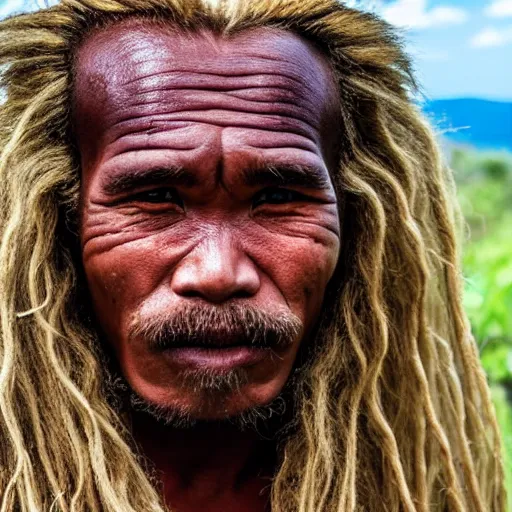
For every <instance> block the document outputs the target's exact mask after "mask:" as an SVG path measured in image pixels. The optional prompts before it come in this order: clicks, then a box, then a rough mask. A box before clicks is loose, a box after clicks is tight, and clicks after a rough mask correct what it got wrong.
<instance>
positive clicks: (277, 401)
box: [130, 368, 286, 428]
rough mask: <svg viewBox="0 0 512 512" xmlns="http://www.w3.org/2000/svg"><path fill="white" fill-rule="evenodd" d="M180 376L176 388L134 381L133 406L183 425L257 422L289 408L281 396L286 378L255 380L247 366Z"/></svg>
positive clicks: (174, 423) (253, 423) (161, 419)
mask: <svg viewBox="0 0 512 512" xmlns="http://www.w3.org/2000/svg"><path fill="white" fill-rule="evenodd" d="M180 377H181V379H180V380H181V382H180V386H179V388H177V389H176V388H170V387H169V386H162V388H161V389H155V387H154V386H151V387H150V388H148V387H146V386H137V384H136V383H132V384H131V389H132V393H131V400H130V402H131V407H132V409H133V410H134V411H137V412H143V413H146V414H149V415H150V416H152V417H153V418H155V419H157V420H158V421H160V422H163V423H165V424H167V425H171V426H174V427H181V428H183V427H191V426H194V425H195V424H197V423H205V422H230V423H235V424H237V425H238V426H241V427H242V426H250V425H252V426H254V425H256V423H258V422H260V421H262V420H263V421H266V420H267V419H268V418H270V417H274V418H276V417H278V416H280V415H281V414H283V413H284V411H285V409H286V403H285V402H286V400H285V399H284V398H283V396H282V391H283V388H284V386H285V382H286V378H275V379H273V380H271V381H269V382H266V383H263V384H262V383H255V382H251V375H250V373H249V372H247V370H246V369H244V368H237V369H234V370H230V371H228V372H212V371H210V370H207V369H205V370H204V371H197V370H196V371H194V372H188V373H187V374H182V375H181V376H180Z"/></svg>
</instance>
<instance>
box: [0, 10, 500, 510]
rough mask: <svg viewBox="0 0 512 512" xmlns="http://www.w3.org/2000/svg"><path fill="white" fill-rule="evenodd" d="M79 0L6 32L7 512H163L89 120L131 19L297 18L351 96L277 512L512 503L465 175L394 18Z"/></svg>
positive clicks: (1, 120)
mask: <svg viewBox="0 0 512 512" xmlns="http://www.w3.org/2000/svg"><path fill="white" fill-rule="evenodd" d="M205 1H206V0H204V1H201V0H63V1H62V2H61V3H60V4H58V5H56V6H54V7H51V8H48V9H45V10H41V11H39V12H36V13H31V14H23V15H19V16H15V17H11V18H9V19H7V20H4V21H2V22H1V23H0V71H1V81H0V87H1V88H2V89H3V97H2V101H3V103H2V105H1V107H0V151H1V155H0V201H1V202H0V204H1V208H0V237H1V240H0V440H1V441H0V512H7V511H23V512H25V511H26V512H28V511H30V512H33V511H36V510H37V511H43V510H44V511H46V510H54V511H62V512H72V511H74V512H83V511H91V512H92V511H94V512H97V511H110V512H120V511H122V512H130V511H132V512H141V511H144V512H147V511H154V512H157V511H158V512H162V511H163V510H164V505H163V503H162V499H161V497H160V496H159V493H158V484H157V482H155V481H153V480H152V479H151V477H149V476H148V474H149V472H148V471H147V470H145V469H144V463H143V461H142V460H140V457H139V456H138V455H137V454H136V451H135V449H134V448H133V446H132V444H133V443H132V441H131V439H130V432H129V430H128V428H127V427H126V425H125V424H124V423H123V421H122V419H121V417H120V415H119V414H118V413H117V412H116V410H115V408H113V407H112V406H111V405H110V401H109V399H108V397H107V391H106V389H107V388H108V386H107V385H106V382H105V381H106V374H105V372H104V370H103V367H104V363H103V359H102V355H101V354H102V352H101V349H100V345H99V341H98V334H97V333H96V332H95V330H94V327H93V325H94V324H93V322H92V321H91V320H90V313H89V309H88V307H87V302H88V300H89V299H88V296H87V288H86V286H85V285H84V279H83V277H82V271H81V270H80V269H81V261H80V252H79V250H78V249H77V247H78V236H77V234H76V211H77V204H78V200H79V187H80V169H79V166H78V163H77V162H78V159H77V157H76V148H75V146H74V143H73V137H72V127H71V122H70V117H71V116H70V112H71V108H72V93H73V63H74V56H75V54H76V49H77V47H78V46H79V45H80V42H81V41H82V40H83V38H84V37H85V35H87V34H88V33H89V32H90V31H91V30H94V29H96V28H98V27H101V26H102V25H105V24H108V23H115V22H116V21H118V20H122V19H124V18H126V17H139V18H148V19H151V20H154V21H155V20H156V21H159V22H163V23H171V24H175V25H177V26H179V27H181V28H182V29H184V30H197V29H204V28H208V29H210V30H212V31H215V32H217V33H219V34H223V35H225V36H226V37H229V35H230V34H234V33H237V32H239V31H242V30H246V29H250V28H255V27H261V26H266V27H276V28H280V29H284V30H289V31H292V32H294V33H297V34H299V35H301V36H302V37H303V38H305V39H307V40H309V41H311V42H313V43H314V44H315V45H316V46H317V47H318V48H319V49H320V50H321V52H322V53H323V54H324V55H325V57H326V58H327V59H328V61H329V62H330V64H331V67H332V69H333V70H334V74H335V77H336V80H337V82H338V89H339V94H340V105H341V107H340V112H338V115H339V119H340V135H339V137H340V140H339V145H338V147H339V165H338V168H337V170H336V172H333V174H332V179H333V182H334V185H335V188H336V193H337V197H338V202H339V204H340V205H343V211H340V216H341V219H342V229H343V236H342V250H341V256H340V262H339V265H338V269H337V271H336V273H335V277H334V278H333V279H332V281H331V283H330V286H329V290H328V293H327V295H326V299H325V307H324V311H323V313H322V315H323V316H322V318H321V328H320V329H319V332H318V336H317V339H316V340H315V344H314V346H315V349H314V351H313V355H312V357H311V362H310V364H309V365H308V366H307V367H306V370H305V371H304V372H303V374H302V376H301V378H300V380H299V382H298V384H297V386H296V389H295V403H296V409H295V411H296V413H295V418H294V428H293V429H291V430H290V433H289V435H288V436H286V437H285V438H284V439H283V440H282V442H281V443H280V445H279V463H278V466H277V467H276V471H275V475H274V478H273V481H272V490H271V501H272V511H273V512H292V511H297V512H320V511H322V512H324V511H326V512H331V511H338V512H348V511H354V512H355V511H365V512H367V511H370V512H373V511H379V512H380V511H397V512H398V511H409V512H411V511H420V512H430V511H436V512H440V511H454V512H456V511H470V512H479V511H480V512H489V511H492V512H495V511H498V512H503V511H504V510H505V507H506V504H505V495H504V490H503V475H502V466H501V464H502V461H501V455H500V451H501V446H500V440H499V433H498V427H497V423H496V419H495V415H494V411H493V407H492V404H491V401H490V398H489V390H488V387H487V383H486V378H485V375H484V373H483V371H482V369H481V367H480V363H479V358H478V353H477V348H476V345H475V342H474V340H473V338H472V336H471V333H470V329H469V325H468V321H467V318H466V316H465V314H464V312H463V309H462V306H461V275H460V266H459V254H458V243H457V234H456V233H457V229H458V228H457V226H458V224H459V215H458V213H457V208H456V205H455V199H454V189H453V184H452V178H451V176H450V172H449V171H448V170H447V168H446V166H445V165H444V163H443V161H442V158H441V156H440V154H439V152H438V149H437V147H436V143H435V140H434V137H433V134H432V132H431V130H430V128H429V126H428V124H427V123H426V122H425V120H424V119H423V118H422V116H421V113H420V112H419V110H418V108H416V107H415V105H414V103H413V102H412V101H411V94H412V93H414V91H415V90H416V84H415V81H414V77H413V74H412V72H411V66H410V62H409V60H408V58H407V56H406V55H405V54H404V52H403V50H402V47H401V44H400V40H399V39H397V37H396V34H395V33H394V30H393V29H392V28H391V27H390V26H389V25H388V24H386V23H385V22H384V21H382V20H380V19H379V18H377V17H375V16H373V15H371V14H368V13H363V12H359V11H357V10H353V9H349V8H347V7H346V6H344V5H343V4H342V3H340V2H338V1H336V0H240V1H231V2H228V1H220V2H218V3H217V4H216V5H214V4H213V3H205Z"/></svg>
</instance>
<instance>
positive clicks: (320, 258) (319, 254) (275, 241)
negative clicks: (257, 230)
mask: <svg viewBox="0 0 512 512" xmlns="http://www.w3.org/2000/svg"><path fill="white" fill-rule="evenodd" d="M256 247H258V253H257V254H256V253H255V254H254V259H255V261H258V264H259V266H260V267H261V268H262V270H263V271H264V272H265V273H266V274H267V275H268V276H269V277H270V279H271V280H272V282H273V283H274V285H275V286H276V287H277V288H278V289H279V291H280V292H281V294H282V296H283V297H284V299H285V301H286V303H287V305H288V307H290V309H291V310H292V311H293V312H294V313H295V314H297V315H298V316H299V317H300V318H301V319H302V320H303V321H304V323H305V326H308V325H310V324H311V323H312V322H313V321H314V319H315V318H316V317H317V315H318V312H319V310H320V308H321V306H322V301H323V297H324V293H325V290H326V287H327V284H328V282H329V280H330V279H331V277H332V275H333V273H334V269H335V267H336V264H337V261H338V255H339V247H340V244H339V238H338V236H337V235H335V234H333V233H331V234H329V235H325V233H324V236H323V237H322V240H321V241H318V240H315V239H314V238H309V237H279V236H272V237H271V236H268V239H267V240H266V241H264V240H262V239H260V240H259V242H258V243H257V244H256Z"/></svg>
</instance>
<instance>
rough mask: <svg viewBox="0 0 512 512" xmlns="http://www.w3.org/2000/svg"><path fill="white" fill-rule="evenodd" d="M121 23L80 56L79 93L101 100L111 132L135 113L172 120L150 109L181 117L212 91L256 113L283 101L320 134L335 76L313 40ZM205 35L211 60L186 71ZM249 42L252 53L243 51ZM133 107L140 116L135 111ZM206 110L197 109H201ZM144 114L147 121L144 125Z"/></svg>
mask: <svg viewBox="0 0 512 512" xmlns="http://www.w3.org/2000/svg"><path fill="white" fill-rule="evenodd" d="M122 25H123V24H122V23H120V24H118V25H116V26H114V27H110V28H107V29H104V32H103V33H98V34H95V35H93V36H91V38H90V39H89V40H88V41H86V42H85V43H84V45H83V46H82V47H81V48H79V51H78V54H77V71H78V72H77V80H76V83H75V87H76V90H77V92H78V91H79V90H80V89H81V90H82V91H84V90H85V91H87V92H86V93H85V94H82V98H81V100H80V101H82V102H83V101H84V98H85V102H87V101H94V102H95V103H96V104H97V103H98V101H99V102H101V104H102V108H101V115H102V116H103V120H102V122H103V123H104V122H106V124H110V125H111V126H110V128H112V125H119V124H120V123H123V122H124V121H126V120H128V119H129V118H130V117H131V116H132V117H133V118H139V119H140V120H141V121H142V122H143V123H145V124H148V123H149V124H150V125H151V124H152V123H153V121H162V120H163V121H164V122H166V120H165V119H163V118H164V117H165V115H164V116H163V117H162V116H158V115H157V116H153V114H152V112H151V109H154V110H153V111H155V109H158V108H159V107H166V110H165V111H166V112H170V113H172V112H173V109H174V112H178V111H179V103H180V101H181V100H182V99H183V98H185V99H186V100H187V101H189V102H193V99H194V95H195V97H196V98H199V99H200V101H199V103H201V101H204V100H203V99H202V98H203V97H201V94H200V92H201V91H202V92H204V93H205V95H208V94H210V99H211V98H212V96H211V93H209V91H223V92H225V93H230V95H231V96H233V102H238V103H240V104H242V105H246V106H247V105H253V106H254V108H255V109H256V110H258V109H257V108H256V105H257V104H258V103H260V104H264V103H268V104H269V105H271V104H276V103H279V104H280V105H281V107H282V108H281V110H282V112H281V113H283V111H285V110H286V108H287V104H288V105H290V106H293V104H296V105H297V107H298V108H300V109H301V114H300V115H299V116H298V117H299V118H301V120H302V121H303V122H306V123H309V124H310V125H311V128H313V130H314V131H315V132H317V133H318V128H319V124H320V123H321V118H322V117H324V116H325V113H326V110H330V109H331V106H332V105H333V102H332V100H331V97H332V91H333V89H334V87H332V84H333V74H332V73H330V67H329V65H328V63H327V61H326V60H325V58H323V56H322V55H321V54H319V53H318V52H317V51H316V50H314V49H312V47H311V45H309V43H307V42H306V41H303V40H302V39H301V38H299V37H298V36H296V35H294V34H292V33H290V32H285V31H283V30H278V29H256V31H259V32H258V34H257V33H256V31H255V30H254V29H253V30H250V31H247V32H242V33H240V34H237V35H236V36H230V37H229V38H225V39H221V38H220V37H218V36H216V35H214V34H212V33H211V32H208V31H206V32H205V33H201V34H197V33H193V34H190V33H187V32H182V31H176V30H163V29H162V28H161V27H159V26H154V25H151V24H148V25H147V26H142V27H141V26H140V25H137V26H136V27H135V28H136V30H135V31H132V30H130V31H126V30H124V32H123V31H122V29H123V26H122ZM125 25H126V24H125ZM124 29H126V27H124ZM261 31H265V32H267V34H265V38H263V39H264V40H265V41H264V43H265V44H266V45H267V46H269V51H268V52H264V50H263V49H262V35H261ZM141 35H142V36H143V37H140V36H141ZM205 35H206V36H208V41H209V44H207V45H206V47H205V52H204V53H205V56H204V58H201V59H200V60H199V63H200V69H197V63H198V59H197V58H193V59H192V60H193V64H191V65H194V66H196V67H195V68H194V69H191V68H190V67H187V66H185V65H184V63H187V61H188V60H189V59H187V55H185V56H184V55H181V53H180V48H181V49H183V43H184V42H186V43H187V44H188V43H190V42H191V41H194V42H195V43H196V45H195V46H198V43H202V42H204V41H205V40H206V39H207V38H206V37H205ZM267 35H268V37H267ZM118 36H119V37H118ZM121 36H122V37H121ZM283 36H284V37H283ZM212 41H215V44H213V43H212ZM127 43H129V44H127ZM244 44H245V45H247V48H243V47H242V46H243V45H244ZM180 45H181V46H180ZM199 46H201V45H199ZM202 50H203V46H201V51H202ZM148 52H149V53H150V54H151V57H150V58H148ZM144 54H145V58H144ZM113 56H115V58H113ZM195 57H197V55H196V56H195ZM319 57H320V58H319ZM322 59H323V60H322ZM91 93H92V94H91ZM177 93H181V94H182V95H183V96H182V98H178V97H177ZM258 94H260V96H259V97H257V96H258ZM265 95H266V97H263V96H265ZM272 95H273V96H272ZM237 96H238V98H237ZM260 106H261V105H260ZM130 108H132V109H133V108H135V111H133V112H132V113H130V112H129V110H130ZM145 108H147V109H148V110H147V111H146V112H144V109H145ZM201 108H202V107H201V106H199V108H198V106H197V105H196V106H195V109H196V110H201ZM192 110H194V106H193V105H192ZM235 110H236V109H235ZM145 117H146V118H148V119H145V120H144V118H145ZM290 117H291V118H294V117H297V116H294V115H291V116H290ZM169 121H171V124H172V122H179V120H178V119H169ZM185 121H186V120H185ZM192 122H194V119H192ZM196 122H197V121H196ZM128 124H130V125H131V123H127V125H128ZM137 124H138V123H135V125H137ZM285 124H286V123H285ZM270 129H274V128H270ZM277 129H279V128H277ZM285 129H286V128H285ZM123 131H124V130H123ZM301 131H302V130H301ZM301 134H303V133H301ZM310 138H311V137H310ZM315 138H316V137H315Z"/></svg>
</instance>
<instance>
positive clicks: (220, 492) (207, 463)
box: [132, 413, 276, 512]
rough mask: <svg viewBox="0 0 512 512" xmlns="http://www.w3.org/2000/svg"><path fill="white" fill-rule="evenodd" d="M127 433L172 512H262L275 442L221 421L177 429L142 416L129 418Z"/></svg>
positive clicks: (273, 458)
mask: <svg viewBox="0 0 512 512" xmlns="http://www.w3.org/2000/svg"><path fill="white" fill-rule="evenodd" d="M132 432H133V436H134V439H135V441H136V442H137V444H138V445H139V447H140V449H141V451H142V453H143V455H144V456H145V457H146V458H147V459H149V461H150V463H151V465H152V466H153V467H154V469H155V470H156V474H157V476H158V477H159V478H160V479H161V482H162V485H163V495H164V498H165V501H166V503H167V504H168V505H169V506H172V507H173V511H176V512H182V511H183V512H187V511H188V510H200V509H201V506H202V504H203V503H204V504H205V506H206V509H207V510H209V511H214V510H217V508H218V510H225V511H228V510H251V511H252V510H255V511H256V510H259V511H263V510H265V501H267V499H268V496H266V497H265V496H261V494H262V492H263V494H265V488H267V491H268V489H269V487H270V478H271V476H272V473H273V470H274V466H275V454H276V449H275V443H272V442H270V441H265V440H262V439H261V438H260V437H259V436H258V435H257V433H256V432H253V431H247V432H242V431H240V430H239V429H237V428H236V427H235V426H234V425H232V424H229V423H227V422H216V423H214V422H199V423H198V424H197V425H195V426H193V427H190V428H184V429H177V428H173V427H172V426H166V425H164V424H162V423H161V422H158V421H157V420H155V419H153V418H152V417H151V416H149V415H147V414H144V413H135V414H134V416H133V417H132ZM215 503H218V507H217V508H216V506H215ZM242 504H244V505H243V506H242Z"/></svg>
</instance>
